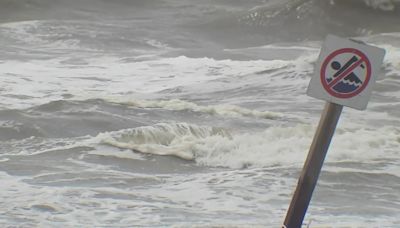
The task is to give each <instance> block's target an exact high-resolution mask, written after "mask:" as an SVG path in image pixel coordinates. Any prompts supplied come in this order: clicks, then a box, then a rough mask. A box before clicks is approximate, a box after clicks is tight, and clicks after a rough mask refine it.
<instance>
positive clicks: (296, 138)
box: [97, 123, 400, 168]
mask: <svg viewBox="0 0 400 228" xmlns="http://www.w3.org/2000/svg"><path fill="white" fill-rule="evenodd" d="M314 130H315V129H314V127H312V126H311V125H296V126H291V127H288V126H273V127H270V128H268V129H266V130H265V131H263V132H253V133H238V134H235V133H234V132H229V131H228V130H223V129H218V128H212V127H200V126H196V125H189V124H185V123H177V124H173V123H171V124H157V125H154V126H148V127H140V128H135V129H126V130H121V131H118V132H110V133H102V134H100V135H98V136H97V139H98V140H100V141H101V142H102V143H105V144H108V145H112V146H117V147H120V148H128V149H133V150H135V151H139V152H143V153H150V154H157V155H172V156H178V157H180V158H183V159H189V160H195V161H196V163H198V164H200V165H205V166H221V167H232V168H240V167H244V166H256V167H269V166H274V165H284V166H288V165H289V166H291V165H295V166H300V165H301V164H302V163H303V161H304V159H305V157H306V155H307V152H308V148H309V146H310V143H311V140H312V138H313V134H314ZM399 146H400V129H398V128H395V127H382V128H380V129H341V128H339V129H338V130H337V133H336V135H335V137H334V139H333V142H332V144H331V149H330V152H329V153H328V161H359V162H371V161H377V160H380V159H381V158H382V153H384V154H385V155H384V157H385V158H386V159H390V158H396V157H397V156H398V155H399V152H398V151H397V149H396V148H398V147H399Z"/></svg>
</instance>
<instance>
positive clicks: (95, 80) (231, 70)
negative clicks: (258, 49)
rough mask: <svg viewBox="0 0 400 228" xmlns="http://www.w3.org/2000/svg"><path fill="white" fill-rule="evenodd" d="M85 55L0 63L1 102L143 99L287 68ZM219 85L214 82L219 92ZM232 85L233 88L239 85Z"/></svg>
mask: <svg viewBox="0 0 400 228" xmlns="http://www.w3.org/2000/svg"><path fill="white" fill-rule="evenodd" d="M87 55H88V56H87ZM87 55H82V56H79V55H78V57H74V58H76V59H78V60H79V59H80V58H82V59H84V61H85V66H84V67H82V66H79V65H78V66H77V65H74V64H69V63H68V61H69V60H71V57H60V58H54V59H51V60H32V61H29V62H25V61H15V60H11V61H5V62H1V63H0V71H1V72H2V74H1V75H0V81H1V82H2V83H3V92H2V94H1V97H2V101H1V104H2V105H3V106H6V107H8V108H10V107H14V108H21V107H26V106H28V107H29V106H32V105H38V104H43V103H47V102H50V101H54V100H60V99H64V98H63V96H64V95H65V94H68V95H69V96H70V95H72V96H73V97H74V98H75V99H90V98H106V97H113V96H114V97H115V96H121V95H126V94H142V96H143V97H149V96H152V94H155V93H158V92H161V91H165V90H167V89H174V88H180V87H191V88H193V87H194V86H195V85H198V84H201V83H205V85H207V83H206V82H212V81H214V80H217V79H219V80H220V79H224V80H227V81H233V82H234V81H235V80H238V79H240V78H241V77H244V76H246V75H251V74H254V73H257V72H260V71H264V70H268V69H269V70H271V69H279V68H282V67H285V66H288V67H293V66H292V65H291V64H292V63H290V62H289V61H261V60H259V61H233V60H214V59H210V58H188V57H184V56H180V57H176V58H165V59H160V60H149V61H141V62H125V61H122V60H121V58H117V57H98V56H93V55H91V54H87ZM80 61H83V60H80ZM264 78H265V77H264ZM251 80H252V79H250V81H249V79H247V80H242V79H241V80H240V83H246V84H248V83H252V82H251ZM264 80H265V79H264ZM253 83H255V84H256V85H257V84H258V83H259V81H258V80H255V81H254V82H253ZM225 84H226V83H225ZM225 84H218V86H219V87H220V89H221V90H223V88H224V87H226V85H225ZM234 84H235V86H236V87H240V86H242V85H241V84H236V83H234ZM205 89H207V86H202V87H201V88H197V89H196V91H193V92H201V91H203V90H205ZM26 98H29V99H26Z"/></svg>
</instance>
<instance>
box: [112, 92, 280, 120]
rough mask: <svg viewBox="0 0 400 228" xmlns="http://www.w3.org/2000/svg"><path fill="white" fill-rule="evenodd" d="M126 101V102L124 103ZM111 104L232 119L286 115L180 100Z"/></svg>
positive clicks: (131, 101) (119, 99) (118, 100)
mask: <svg viewBox="0 0 400 228" xmlns="http://www.w3.org/2000/svg"><path fill="white" fill-rule="evenodd" d="M124 99H126V101H124ZM107 100H109V101H111V102H115V103H118V104H125V105H131V106H135V107H139V108H162V109H167V110H174V111H183V110H190V111H194V112H202V113H208V114H216V115H221V116H230V117H242V116H248V117H258V118H265V119H275V118H281V117H283V116H284V115H283V114H281V113H277V112H269V111H258V110H251V109H247V108H242V107H239V106H237V105H229V104H221V105H198V104H196V103H194V102H189V101H184V100H180V99H171V100H139V99H134V98H132V99H129V98H126V97H125V98H114V99H112V98H107Z"/></svg>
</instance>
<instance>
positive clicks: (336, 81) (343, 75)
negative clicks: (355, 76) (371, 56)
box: [328, 58, 365, 88]
mask: <svg viewBox="0 0 400 228" xmlns="http://www.w3.org/2000/svg"><path fill="white" fill-rule="evenodd" d="M363 62H365V59H363V58H361V59H360V60H358V61H357V62H355V63H354V64H353V65H351V66H350V67H349V68H347V70H345V71H344V72H343V73H341V74H339V75H338V76H337V77H336V78H335V79H334V80H333V81H331V83H329V84H328V87H329V88H332V87H333V86H335V85H336V84H337V83H338V82H340V81H341V80H342V79H343V78H345V77H346V76H347V75H349V74H350V73H351V72H352V71H353V70H354V69H355V68H356V67H358V66H359V65H361V63H363Z"/></svg>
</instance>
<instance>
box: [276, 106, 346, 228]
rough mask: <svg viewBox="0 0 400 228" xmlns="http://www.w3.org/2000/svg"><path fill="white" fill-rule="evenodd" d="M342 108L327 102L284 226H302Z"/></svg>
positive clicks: (292, 227) (294, 227) (298, 227)
mask: <svg viewBox="0 0 400 228" xmlns="http://www.w3.org/2000/svg"><path fill="white" fill-rule="evenodd" d="M342 109H343V106H342V105H338V104H334V103H330V102H327V103H326V105H325V108H324V111H323V113H322V115H321V120H320V122H319V125H318V128H317V131H316V133H315V136H314V139H313V142H312V144H311V147H310V151H309V153H308V156H307V160H306V162H305V164H304V167H303V171H302V173H301V175H300V178H299V181H298V184H297V188H296V191H295V193H294V195H293V198H292V201H291V203H290V206H289V209H288V211H287V214H286V218H285V222H284V226H283V227H286V228H300V227H301V225H302V223H303V219H304V216H305V214H306V212H307V208H308V205H309V203H310V200H311V197H312V194H313V191H314V188H315V186H316V184H317V180H318V177H319V174H320V172H321V168H322V165H323V163H324V160H325V156H326V154H327V152H328V148H329V144H330V143H331V139H332V137H333V134H334V133H335V129H336V125H337V123H338V121H339V117H340V114H341V113H342Z"/></svg>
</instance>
